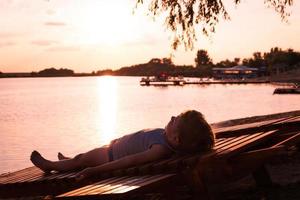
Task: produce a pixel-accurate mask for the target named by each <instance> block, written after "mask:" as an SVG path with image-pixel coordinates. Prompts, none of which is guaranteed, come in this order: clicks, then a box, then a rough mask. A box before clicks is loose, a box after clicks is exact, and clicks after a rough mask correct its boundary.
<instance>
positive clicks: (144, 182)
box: [101, 174, 175, 194]
mask: <svg viewBox="0 0 300 200" xmlns="http://www.w3.org/2000/svg"><path fill="white" fill-rule="evenodd" d="M174 175H175V174H164V175H156V176H151V177H148V178H145V179H141V180H140V181H134V182H129V183H125V184H124V185H123V186H122V187H119V188H116V189H114V190H111V191H106V192H104V193H101V194H116V193H126V192H129V191H132V190H136V189H138V188H141V187H144V186H147V185H149V184H152V183H154V182H157V181H161V180H162V179H165V178H170V177H172V176H174Z"/></svg>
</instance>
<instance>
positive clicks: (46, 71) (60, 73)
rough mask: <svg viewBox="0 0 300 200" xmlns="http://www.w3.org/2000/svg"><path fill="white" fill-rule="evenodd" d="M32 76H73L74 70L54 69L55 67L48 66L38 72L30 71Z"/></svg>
mask: <svg viewBox="0 0 300 200" xmlns="http://www.w3.org/2000/svg"><path fill="white" fill-rule="evenodd" d="M31 75H32V76H39V77H58V76H73V75H74V71H73V70H71V69H64V68H60V69H55V68H48V69H44V70H42V71H39V72H32V73H31Z"/></svg>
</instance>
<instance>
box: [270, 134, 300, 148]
mask: <svg viewBox="0 0 300 200" xmlns="http://www.w3.org/2000/svg"><path fill="white" fill-rule="evenodd" d="M299 142H300V132H299V133H296V134H295V135H293V136H291V137H289V138H287V139H285V140H284V141H281V142H279V143H277V144H276V145H274V146H273V147H277V146H285V147H286V148H288V147H290V146H293V145H296V144H299Z"/></svg>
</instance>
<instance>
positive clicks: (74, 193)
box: [58, 176, 129, 197]
mask: <svg viewBox="0 0 300 200" xmlns="http://www.w3.org/2000/svg"><path fill="white" fill-rule="evenodd" d="M128 178H129V177H128V176H125V177H117V178H116V177H112V178H109V179H105V180H102V181H99V182H96V183H93V184H90V185H87V186H84V187H82V188H78V189H76V190H73V191H70V192H67V193H64V194H61V195H59V196H58V197H66V196H78V195H83V194H85V193H88V192H90V191H91V190H94V189H95V187H101V186H105V185H107V186H109V185H110V184H113V183H116V182H120V181H122V180H125V179H128Z"/></svg>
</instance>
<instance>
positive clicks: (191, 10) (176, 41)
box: [136, 0, 293, 49]
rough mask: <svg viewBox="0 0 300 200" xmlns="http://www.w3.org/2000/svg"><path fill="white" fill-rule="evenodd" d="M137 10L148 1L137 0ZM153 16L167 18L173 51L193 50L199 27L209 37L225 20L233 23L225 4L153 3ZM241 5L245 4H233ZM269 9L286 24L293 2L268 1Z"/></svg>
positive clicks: (218, 0) (205, 0) (210, 0)
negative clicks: (196, 31)
mask: <svg viewBox="0 0 300 200" xmlns="http://www.w3.org/2000/svg"><path fill="white" fill-rule="evenodd" d="M136 1H137V6H138V5H139V4H143V3H144V0H136ZM148 2H149V12H150V13H151V14H152V15H153V16H157V15H159V14H166V15H164V16H166V17H165V24H166V26H167V28H168V29H169V30H171V31H172V32H173V33H174V37H173V41H172V47H173V49H177V47H178V46H179V45H180V44H183V45H184V46H185V48H186V49H193V45H194V41H195V40H196V34H195V26H196V25H199V24H200V25H201V26H202V32H203V33H204V34H205V35H209V34H211V33H213V32H215V27H216V25H217V24H218V22H219V21H220V19H221V18H224V19H225V20H228V19H230V16H229V13H228V12H227V10H226V9H225V7H224V4H223V2H224V0H188V1H187V0H149V1H148ZM233 2H234V3H235V4H236V5H237V4H239V3H240V2H241V0H233ZM262 2H264V3H265V4H266V5H267V6H268V7H272V8H274V9H275V11H276V12H278V13H279V14H280V16H281V19H282V20H283V21H285V20H287V17H288V16H289V15H290V14H289V13H288V12H287V10H286V8H287V7H288V6H291V5H292V4H293V0H264V1H262Z"/></svg>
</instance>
